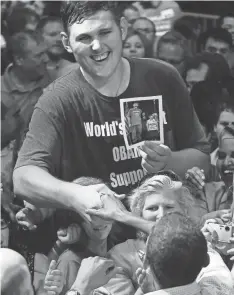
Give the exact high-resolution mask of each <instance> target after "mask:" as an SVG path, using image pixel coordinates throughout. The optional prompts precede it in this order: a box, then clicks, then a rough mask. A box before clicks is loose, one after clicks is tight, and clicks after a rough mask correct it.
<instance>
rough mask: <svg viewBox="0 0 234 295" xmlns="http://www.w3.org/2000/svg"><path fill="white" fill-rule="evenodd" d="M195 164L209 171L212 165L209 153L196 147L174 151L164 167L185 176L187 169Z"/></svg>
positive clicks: (206, 171)
mask: <svg viewBox="0 0 234 295" xmlns="http://www.w3.org/2000/svg"><path fill="white" fill-rule="evenodd" d="M195 166H196V167H199V168H200V169H203V170H204V171H205V173H208V170H209V167H210V158H209V155H207V154H205V153H203V152H201V151H199V150H196V149H185V150H181V151H178V152H172V156H171V159H170V161H169V163H168V164H167V165H166V167H165V168H164V169H167V170H172V171H174V172H175V173H177V174H178V175H179V176H180V177H182V178H184V175H185V173H186V172H187V170H188V169H191V168H192V167H195Z"/></svg>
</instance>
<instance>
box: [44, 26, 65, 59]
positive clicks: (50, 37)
mask: <svg viewBox="0 0 234 295" xmlns="http://www.w3.org/2000/svg"><path fill="white" fill-rule="evenodd" d="M62 31H64V29H63V25H62V23H61V22H59V21H53V22H48V23H47V24H46V25H45V26H44V28H43V31H42V36H43V38H44V41H45V44H46V45H47V47H48V52H49V53H50V54H51V55H55V56H60V55H62V54H63V53H64V47H63V43H62V40H61V36H60V33H61V32H62Z"/></svg>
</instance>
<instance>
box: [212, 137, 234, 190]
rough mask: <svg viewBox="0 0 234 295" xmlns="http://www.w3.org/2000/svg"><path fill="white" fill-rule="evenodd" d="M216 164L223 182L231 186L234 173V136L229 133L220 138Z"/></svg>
mask: <svg viewBox="0 0 234 295" xmlns="http://www.w3.org/2000/svg"><path fill="white" fill-rule="evenodd" d="M216 165H217V168H218V171H219V173H220V175H221V178H222V180H223V181H224V183H225V184H226V185H227V186H228V187H229V186H231V185H232V181H233V173H234V137H232V136H231V135H230V136H229V138H228V135H227V137H225V138H223V139H222V140H221V142H220V146H219V151H218V160H217V164H216Z"/></svg>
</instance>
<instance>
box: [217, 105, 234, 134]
mask: <svg viewBox="0 0 234 295" xmlns="http://www.w3.org/2000/svg"><path fill="white" fill-rule="evenodd" d="M227 126H229V127H230V128H232V129H233V128H234V113H233V112H228V111H223V112H222V113H221V114H220V116H219V120H218V123H217V124H216V126H215V128H214V131H215V132H216V135H217V137H218V138H219V136H220V134H221V132H222V131H223V129H224V127H227Z"/></svg>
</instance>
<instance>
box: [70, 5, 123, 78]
mask: <svg viewBox="0 0 234 295" xmlns="http://www.w3.org/2000/svg"><path fill="white" fill-rule="evenodd" d="M120 27H121V29H120ZM120 27H119V26H118V25H117V23H116V20H115V18H114V16H113V14H112V13H111V12H110V11H105V10H101V11H98V12H97V13H95V14H94V15H92V16H90V17H88V18H86V19H84V21H83V22H81V23H74V24H72V25H71V26H70V27H69V28H68V30H69V36H68V38H69V39H68V41H69V43H68V46H65V48H66V49H67V50H68V51H69V52H72V53H73V54H74V57H75V59H76V61H77V62H78V63H79V65H80V67H81V69H82V70H83V71H84V72H85V73H86V74H88V75H89V76H91V77H92V78H108V77H110V76H111V75H112V74H113V73H114V72H115V70H116V68H117V66H118V64H119V62H120V60H121V55H122V38H124V37H125V35H124V33H125V32H126V31H127V22H126V23H125V21H124V19H123V18H122V19H121V20H120Z"/></svg>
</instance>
